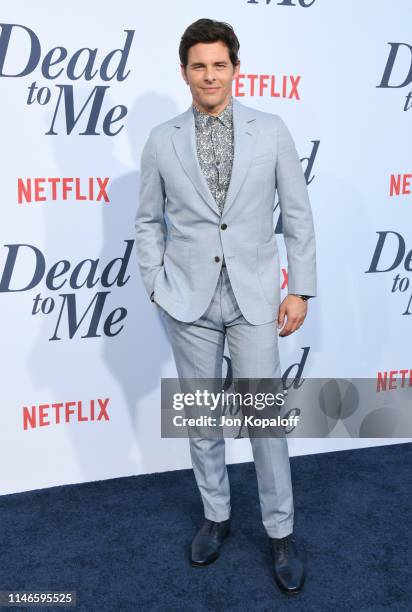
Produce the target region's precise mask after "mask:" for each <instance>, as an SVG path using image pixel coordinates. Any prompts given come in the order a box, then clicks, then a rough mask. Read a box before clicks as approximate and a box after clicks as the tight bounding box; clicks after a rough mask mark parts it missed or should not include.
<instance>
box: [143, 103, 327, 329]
mask: <svg viewBox="0 0 412 612" xmlns="http://www.w3.org/2000/svg"><path fill="white" fill-rule="evenodd" d="M233 122H234V159H233V167H232V175H231V180H230V185H229V189H228V192H227V196H226V201H225V205H224V209H223V214H222V216H220V211H219V208H218V206H217V204H216V202H215V200H214V198H213V195H212V193H211V191H210V189H209V187H208V184H207V181H206V179H205V177H204V175H203V173H202V170H201V168H200V165H199V162H198V158H197V151H196V134H195V124H194V116H193V111H192V106H191V105H190V106H189V108H188V109H187V110H186V111H185V112H183V113H181V114H180V115H177V117H174V118H173V119H170V120H168V121H166V122H164V123H161V124H160V125H157V126H155V127H154V128H153V129H152V130H151V132H150V135H149V138H148V140H147V142H146V144H145V146H144V149H143V152H142V157H141V174H140V189H139V206H138V209H137V213H136V217H135V230H136V247H137V256H138V262H139V268H140V274H141V277H142V280H143V284H144V287H145V289H146V292H147V294H148V296H149V297H150V296H151V295H152V292H153V291H154V299H155V301H156V302H157V303H158V304H159V305H160V306H161V307H162V308H164V309H165V310H167V311H168V312H169V314H171V315H172V316H173V317H174V318H176V319H178V320H180V321H185V322H190V321H194V320H196V319H197V318H199V317H200V316H201V315H202V314H203V313H204V311H205V310H206V308H207V307H208V305H209V303H210V301H211V299H212V296H213V292H214V290H215V288H216V284H217V281H218V277H219V273H220V269H221V265H222V256H223V255H224V257H225V261H226V266H227V271H228V274H229V278H230V281H231V285H232V288H233V291H234V294H235V296H236V299H237V301H238V304H239V308H240V310H241V312H242V314H243V316H244V317H245V319H246V320H247V321H249V322H250V323H252V324H254V325H257V324H261V323H267V322H269V321H273V320H275V319H276V317H277V314H278V308H279V304H280V266H279V254H278V248H277V241H276V235H275V232H274V224H273V211H274V207H275V194H276V190H277V192H278V195H279V205H280V209H281V213H282V224H283V235H284V240H285V245H286V251H287V259H288V291H289V293H297V294H305V295H312V296H314V295H316V253H315V234H314V226H313V218H312V211H311V207H310V202H309V197H308V192H307V187H306V182H305V177H304V174H303V170H302V166H301V163H300V160H299V156H298V154H297V151H296V147H295V144H294V141H293V139H292V136H291V134H290V132H289V130H288V128H287V127H286V125H285V123H284V121H283V120H282V119H281V117H280V116H279V115H275V114H272V113H266V112H263V111H259V110H256V109H255V108H252V107H250V106H246V105H245V104H242V103H241V102H239V101H238V100H237V99H236V98H233Z"/></svg>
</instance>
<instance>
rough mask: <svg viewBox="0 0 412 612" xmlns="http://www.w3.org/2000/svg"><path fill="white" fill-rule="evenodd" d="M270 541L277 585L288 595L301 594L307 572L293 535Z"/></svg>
mask: <svg viewBox="0 0 412 612" xmlns="http://www.w3.org/2000/svg"><path fill="white" fill-rule="evenodd" d="M269 540H270V548H271V552H272V558H273V570H274V576H275V581H276V584H277V585H278V587H279V589H280V590H281V591H282V592H283V593H286V594H287V595H294V594H295V593H299V591H300V590H301V589H302V587H303V583H304V582H305V577H306V571H305V567H304V564H303V561H302V559H301V558H300V557H299V554H298V551H297V548H296V544H295V541H294V540H293V537H292V534H289V535H287V536H286V537H284V538H269Z"/></svg>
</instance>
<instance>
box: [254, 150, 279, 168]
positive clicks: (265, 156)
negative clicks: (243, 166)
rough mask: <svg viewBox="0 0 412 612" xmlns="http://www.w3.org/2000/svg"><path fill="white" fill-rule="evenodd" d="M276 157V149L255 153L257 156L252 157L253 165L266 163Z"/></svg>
mask: <svg viewBox="0 0 412 612" xmlns="http://www.w3.org/2000/svg"><path fill="white" fill-rule="evenodd" d="M274 158H275V153H274V151H270V152H269V153H262V154H261V155H255V157H253V158H252V164H253V165H256V164H264V163H266V162H270V161H273V160H274Z"/></svg>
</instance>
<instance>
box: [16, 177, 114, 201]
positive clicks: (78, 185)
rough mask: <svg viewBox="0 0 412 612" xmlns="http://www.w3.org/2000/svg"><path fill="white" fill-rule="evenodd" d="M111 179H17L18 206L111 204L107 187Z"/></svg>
mask: <svg viewBox="0 0 412 612" xmlns="http://www.w3.org/2000/svg"><path fill="white" fill-rule="evenodd" d="M108 183H109V177H108V176H106V177H105V178H101V177H99V176H97V177H89V178H87V179H81V178H71V177H64V178H60V177H51V178H25V179H23V178H19V179H17V202H18V204H30V203H33V202H56V201H58V200H59V201H61V200H62V201H63V202H66V201H67V200H70V201H73V202H83V201H87V202H104V203H107V204H108V203H109V202H110V200H109V196H108V195H107V185H108Z"/></svg>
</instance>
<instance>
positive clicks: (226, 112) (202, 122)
mask: <svg viewBox="0 0 412 612" xmlns="http://www.w3.org/2000/svg"><path fill="white" fill-rule="evenodd" d="M192 108H193V114H194V116H195V124H196V127H205V126H206V125H207V124H208V123H211V121H212V120H214V119H215V117H217V118H218V119H219V120H220V121H221V122H222V123H223V125H225V126H226V127H228V128H231V127H232V124H233V100H232V96H230V100H229V102H228V103H227V104H226V106H225V108H224V109H223V110H222V112H221V113H219V114H218V115H211V114H210V113H205V112H204V111H201V110H199V109H198V108H197V106H195V104H194V103H192Z"/></svg>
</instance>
